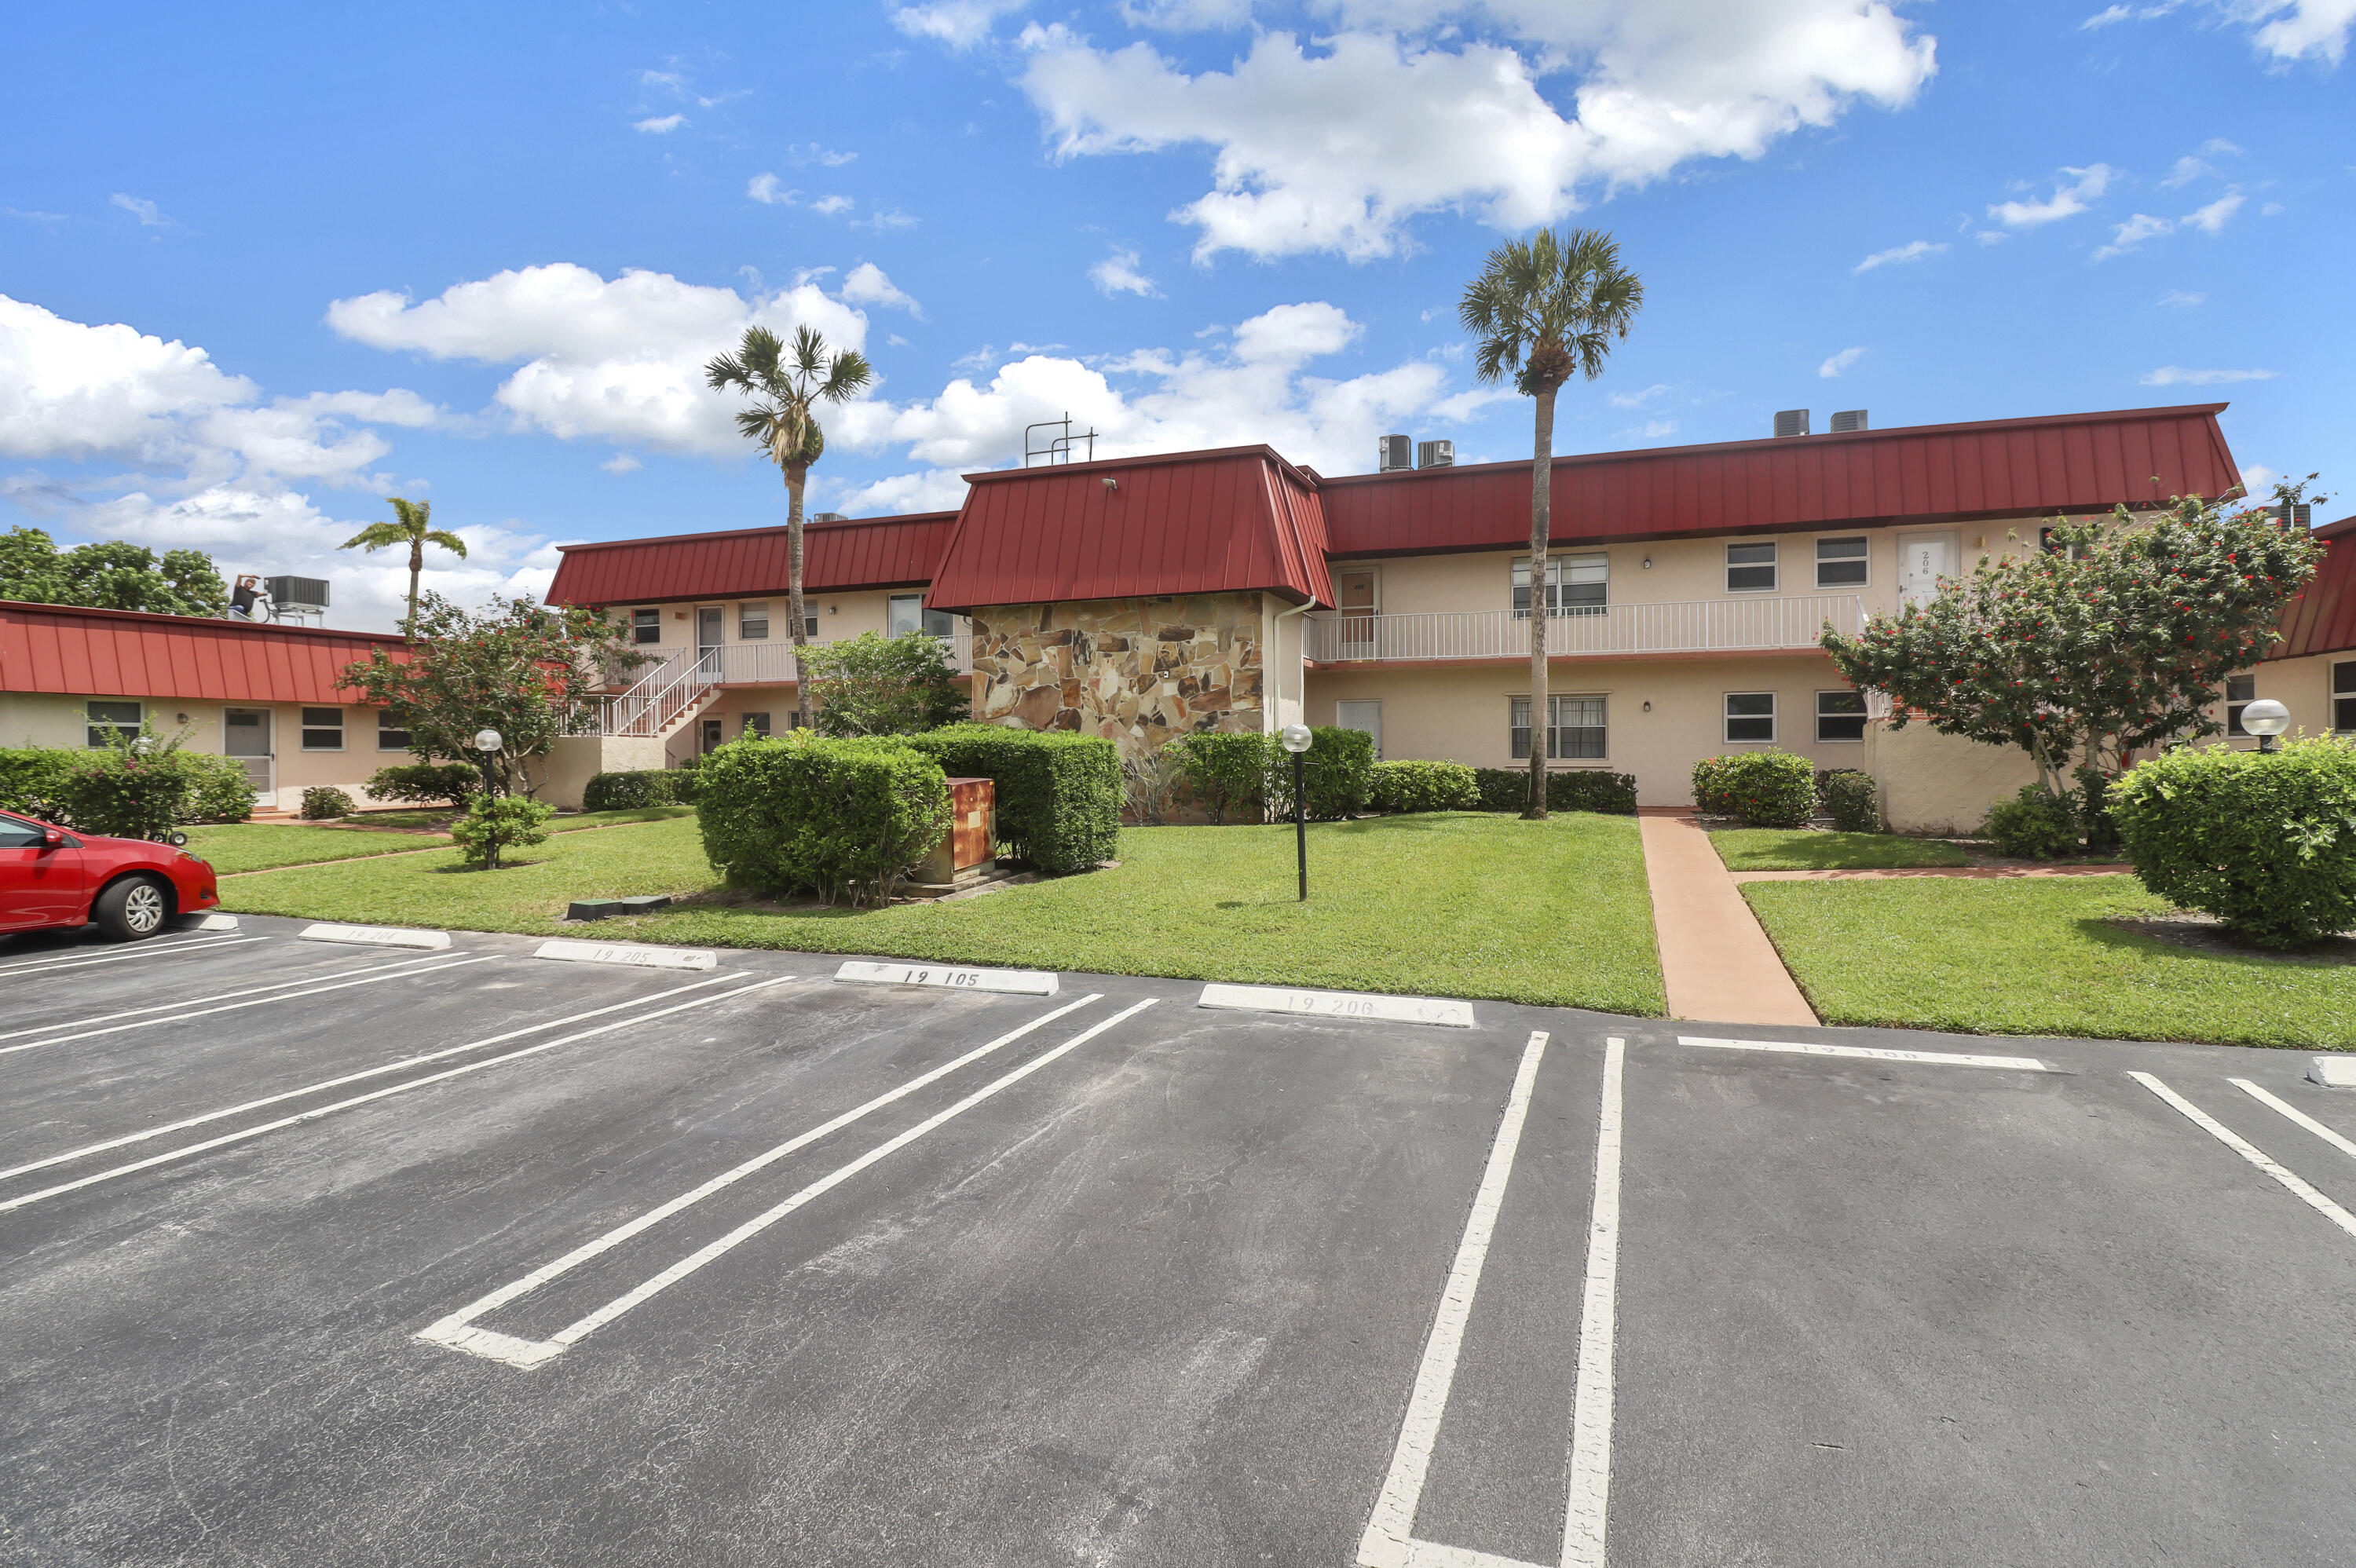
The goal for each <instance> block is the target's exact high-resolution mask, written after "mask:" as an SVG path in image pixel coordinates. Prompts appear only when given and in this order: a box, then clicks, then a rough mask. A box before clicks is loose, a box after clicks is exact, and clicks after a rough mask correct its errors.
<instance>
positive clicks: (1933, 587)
mask: <svg viewBox="0 0 2356 1568" xmlns="http://www.w3.org/2000/svg"><path fill="white" fill-rule="evenodd" d="M1954 574H1955V536H1954V535H1953V534H1901V535H1899V536H1898V596H1899V600H1900V602H1901V603H1906V604H1927V603H1930V602H1931V601H1932V600H1933V599H1936V598H1937V597H1938V596H1939V579H1941V578H1943V577H1953V576H1954Z"/></svg>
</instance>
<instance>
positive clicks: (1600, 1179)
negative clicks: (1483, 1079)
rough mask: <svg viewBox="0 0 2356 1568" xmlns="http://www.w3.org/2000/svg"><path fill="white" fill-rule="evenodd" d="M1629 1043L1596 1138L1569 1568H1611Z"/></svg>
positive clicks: (1620, 1055) (1566, 1519)
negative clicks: (1607, 1540)
mask: <svg viewBox="0 0 2356 1568" xmlns="http://www.w3.org/2000/svg"><path fill="white" fill-rule="evenodd" d="M1627 1054H1628V1042H1627V1041H1625V1040H1620V1039H1618V1038H1616V1037H1608V1038H1607V1039H1606V1040H1604V1052H1603V1109H1602V1113H1601V1117H1600V1119H1599V1120H1598V1122H1597V1124H1596V1131H1595V1202H1594V1205H1593V1207H1592V1208H1591V1209H1590V1211H1589V1214H1588V1222H1587V1300H1586V1302H1585V1303H1584V1305H1583V1306H1582V1307H1581V1308H1580V1318H1579V1393H1578V1397H1577V1400H1576V1402H1575V1403H1574V1404H1573V1406H1572V1415H1571V1429H1570V1499H1569V1504H1568V1505H1567V1506H1566V1507H1565V1509H1564V1510H1563V1520H1562V1568H1603V1527H1604V1523H1605V1520H1606V1519H1607V1517H1608V1515H1609V1513H1610V1504H1611V1497H1612V1328H1613V1324H1614V1323H1615V1322H1616V1320H1617V1318H1618V1314H1619V1299H1618V1297H1619V1289H1620V1111H1621V1100H1622V1096H1621V1093H1620V1081H1621V1074H1622V1067H1623V1065H1624V1064H1625V1062H1626V1059H1627Z"/></svg>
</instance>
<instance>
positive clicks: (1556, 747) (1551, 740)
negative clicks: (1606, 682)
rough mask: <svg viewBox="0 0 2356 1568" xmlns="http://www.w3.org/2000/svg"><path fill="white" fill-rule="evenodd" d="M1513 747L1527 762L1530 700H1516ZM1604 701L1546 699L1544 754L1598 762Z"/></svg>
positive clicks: (1602, 755)
mask: <svg viewBox="0 0 2356 1568" xmlns="http://www.w3.org/2000/svg"><path fill="white" fill-rule="evenodd" d="M1512 724H1513V748H1514V755H1515V758H1517V759H1519V760H1521V761H1524V762H1526V761H1528V760H1529V755H1530V699H1528V698H1526V697H1516V698H1515V699H1514V705H1513V715H1512ZM1604 741H1605V724H1604V707H1603V699H1601V698H1600V697H1549V698H1547V756H1549V757H1569V758H1590V759H1601V758H1602V757H1604V756H1606V755H1608V754H1609V753H1608V752H1607V751H1606V750H1605V746H1604Z"/></svg>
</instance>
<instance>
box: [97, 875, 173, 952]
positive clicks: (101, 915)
mask: <svg viewBox="0 0 2356 1568" xmlns="http://www.w3.org/2000/svg"><path fill="white" fill-rule="evenodd" d="M171 913H172V900H171V897H170V895H169V894H167V893H166V892H165V891H164V889H163V885H162V884H161V883H159V882H156V881H155V880H153V879H152V878H148V877H125V878H123V880H121V881H119V882H116V883H113V884H112V886H110V887H108V888H107V890H106V891H104V892H102V893H100V894H99V895H98V901H97V902H96V903H94V904H92V905H91V912H90V917H91V920H92V921H94V922H96V923H97V925H98V929H99V933H100V934H101V935H102V936H104V937H105V938H106V939H107V940H108V941H109V942H137V941H139V940H140V939H141V938H142V937H148V936H153V935H155V933H157V932H159V931H161V930H163V929H164V922H165V921H166V919H168V918H170V916H171Z"/></svg>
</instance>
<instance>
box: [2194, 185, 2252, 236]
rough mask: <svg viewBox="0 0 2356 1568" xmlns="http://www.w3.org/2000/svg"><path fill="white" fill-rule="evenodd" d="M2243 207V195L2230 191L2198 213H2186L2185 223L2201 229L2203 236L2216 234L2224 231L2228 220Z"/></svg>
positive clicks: (2236, 191)
mask: <svg viewBox="0 0 2356 1568" xmlns="http://www.w3.org/2000/svg"><path fill="white" fill-rule="evenodd" d="M2241 207H2242V193H2241V192H2240V191H2238V190H2229V191H2227V192H2226V193H2225V194H2224V195H2222V196H2221V197H2218V198H2217V199H2216V200H2214V201H2212V202H2211V203H2210V204H2209V205H2208V206H2206V207H2204V208H2200V209H2199V210H2197V211H2193V212H2188V213H2186V214H2185V215H2184V221H2185V223H2186V224H2187V225H2189V226H2190V227H2191V228H2194V229H2200V230H2201V232H2202V233H2203V234H2215V233H2218V232H2220V231H2222V229H2224V227H2225V223H2226V220H2227V219H2230V218H2232V217H2233V214H2234V213H2236V212H2238V211H2240V210H2241Z"/></svg>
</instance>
